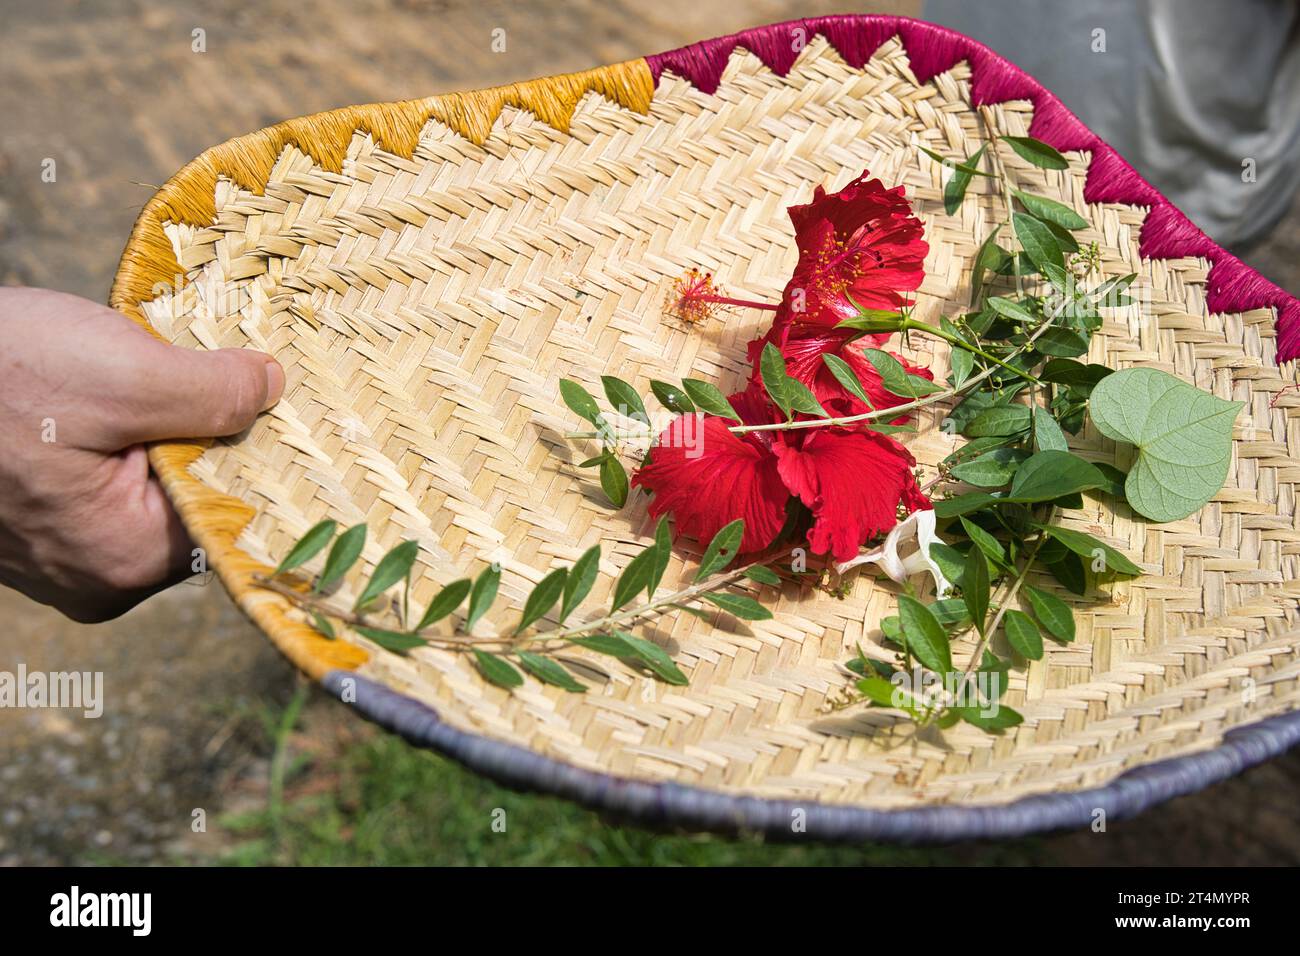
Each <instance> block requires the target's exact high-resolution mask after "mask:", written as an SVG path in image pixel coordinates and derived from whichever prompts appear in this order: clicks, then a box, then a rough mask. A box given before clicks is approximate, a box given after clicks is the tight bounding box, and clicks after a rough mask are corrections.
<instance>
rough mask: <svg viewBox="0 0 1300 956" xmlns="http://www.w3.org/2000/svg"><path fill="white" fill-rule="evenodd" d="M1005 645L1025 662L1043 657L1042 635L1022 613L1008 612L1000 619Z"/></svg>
mask: <svg viewBox="0 0 1300 956" xmlns="http://www.w3.org/2000/svg"><path fill="white" fill-rule="evenodd" d="M1002 626H1003V627H1004V628H1005V629H1006V634H1007V643H1008V644H1010V645H1011V647H1012V649H1013V650H1015V652H1016V653H1017V654H1019V655H1020V656H1021V657H1023V658H1026V659H1027V660H1031V661H1036V660H1040V659H1041V658H1042V656H1043V635H1042V634H1040V633H1039V631H1038V625H1037V624H1035V623H1034V619H1033V618H1031V617H1030V616H1029V615H1028V614H1026V613H1025V612H1024V611H1015V610H1008V611H1007V613H1006V614H1005V615H1003V617H1002Z"/></svg>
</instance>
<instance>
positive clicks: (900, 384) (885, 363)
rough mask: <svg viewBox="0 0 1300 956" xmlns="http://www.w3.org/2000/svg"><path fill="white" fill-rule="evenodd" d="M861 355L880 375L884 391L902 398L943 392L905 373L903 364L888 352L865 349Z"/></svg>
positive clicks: (921, 379) (930, 383)
mask: <svg viewBox="0 0 1300 956" xmlns="http://www.w3.org/2000/svg"><path fill="white" fill-rule="evenodd" d="M863 354H864V355H865V356H866V358H867V361H868V362H870V363H871V364H872V365H873V366H874V367H875V369H876V371H877V372H879V373H880V380H881V382H882V383H883V384H884V386H885V389H886V391H889V392H892V393H893V394H895V395H899V396H902V397H903V398H920V397H921V396H922V395H930V394H932V393H933V392H939V391H942V390H943V388H942V386H940V385H936V384H935V383H934V382H932V381H930V380H929V379H928V378H922V377H921V376H919V375H913V374H912V373H911V372H909V371H907V369H905V368H903V363H902V362H900V361H898V359H896V358H894V357H893V356H892V355H890V354H889V353H888V352H882V351H881V350H880V349H867V350H866V351H865V352H864V353H863Z"/></svg>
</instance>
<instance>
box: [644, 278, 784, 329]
mask: <svg viewBox="0 0 1300 956" xmlns="http://www.w3.org/2000/svg"><path fill="white" fill-rule="evenodd" d="M721 291H722V290H721V289H719V288H718V287H717V286H716V285H715V284H714V282H713V273H711V272H701V271H700V270H699V269H695V268H691V269H687V270H686V272H684V273H683V274H682V276H681V278H679V279H678V280H677V281H676V282H674V283H673V287H672V288H671V289H670V290H669V291H668V295H667V296H666V297H665V299H664V312H665V313H667V314H668V315H670V316H672V317H673V318H676V319H680V320H681V321H683V322H685V323H686V324H687V325H698V324H700V323H702V322H707V321H708V320H709V319H711V318H713V317H714V316H715V315H717V313H718V310H719V309H720V308H722V307H723V306H734V307H735V308H739V309H763V310H764V311H768V312H775V311H777V309H779V308H780V306H778V305H774V304H773V303H770V302H756V301H754V300H752V299H735V298H732V297H731V296H726V295H721V294H720V293H721Z"/></svg>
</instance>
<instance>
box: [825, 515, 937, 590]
mask: <svg viewBox="0 0 1300 956" xmlns="http://www.w3.org/2000/svg"><path fill="white" fill-rule="evenodd" d="M943 543H944V542H943V541H942V540H941V539H940V538H939V536H938V535H937V534H935V533H934V511H933V510H932V509H929V508H927V509H925V510H924V511H913V512H912V513H911V514H910V515H908V516H907V517H906V518H905V519H903V520H902V521H900V522H899V523H898V524H896V525H894V530H893V531H891V532H889V536H888V537H887V538H885V543H884V544H882V545H881V546H880V547H878V548H876V549H874V550H872V551H864V552H863V553H862V554H860V555H858V556H857V557H856V558H854V559H853V560H852V561H845V562H844V563H843V564H837V565H835V570H836V571H838V572H839V573H840V574H843V573H844V572H845V571H847V570H848V569H849V568H855V567H857V566H858V565H859V564H878V565H880V569H881V570H882V571H884V572H885V574H887V575H889V577H890V579H891V580H894V581H897V582H898V583H899V584H903V583H904V582H906V581H907V579H908V578H910V577H911V576H912V575H914V574H920V573H921V572H922V571H929V572H930V574H931V575H932V576H933V577H934V585H935V591H936V592H937V593H938V596H939V597H941V598H942V597H947V596H948V592H950V591H951V590H952V582H951V581H949V580H948V579H947V578H945V577H944V576H943V571H941V570H940V569H939V565H937V564H935V563H934V559H932V558H931V557H930V545H932V544H943Z"/></svg>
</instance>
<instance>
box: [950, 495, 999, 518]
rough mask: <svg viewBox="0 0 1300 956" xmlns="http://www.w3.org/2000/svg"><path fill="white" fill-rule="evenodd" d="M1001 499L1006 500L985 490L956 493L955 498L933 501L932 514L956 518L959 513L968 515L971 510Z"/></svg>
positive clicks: (978, 509)
mask: <svg viewBox="0 0 1300 956" xmlns="http://www.w3.org/2000/svg"><path fill="white" fill-rule="evenodd" d="M1002 501H1006V499H1005V498H999V497H997V496H996V495H991V494H989V493H988V492H986V491H978V492H975V493H973V494H969V495H957V497H955V498H943V499H941V500H939V501H936V502H935V503H934V516H935V517H936V518H956V517H957V516H959V515H968V514H970V513H971V512H972V511H980V510H982V509H984V508H987V507H988V506H989V505H991V504H996V503H998V502H1002Z"/></svg>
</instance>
